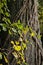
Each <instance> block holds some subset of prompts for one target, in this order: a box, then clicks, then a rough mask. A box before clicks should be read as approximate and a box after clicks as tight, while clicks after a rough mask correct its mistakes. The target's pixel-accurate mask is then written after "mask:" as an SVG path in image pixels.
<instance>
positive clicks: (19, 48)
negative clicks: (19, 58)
mask: <svg viewBox="0 0 43 65" xmlns="http://www.w3.org/2000/svg"><path fill="white" fill-rule="evenodd" d="M13 48H14V49H15V50H16V51H20V50H21V46H15V45H14V46H13Z"/></svg>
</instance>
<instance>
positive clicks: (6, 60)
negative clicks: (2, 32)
mask: <svg viewBox="0 0 43 65" xmlns="http://www.w3.org/2000/svg"><path fill="white" fill-rule="evenodd" d="M4 59H5V62H6V63H8V59H7V58H6V57H5V55H4Z"/></svg>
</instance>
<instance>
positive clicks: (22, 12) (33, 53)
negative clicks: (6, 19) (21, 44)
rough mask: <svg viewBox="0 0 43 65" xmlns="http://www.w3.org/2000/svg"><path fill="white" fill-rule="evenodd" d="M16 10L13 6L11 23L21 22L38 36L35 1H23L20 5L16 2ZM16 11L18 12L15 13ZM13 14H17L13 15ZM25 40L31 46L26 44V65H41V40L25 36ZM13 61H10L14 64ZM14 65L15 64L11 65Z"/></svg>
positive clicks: (42, 61)
mask: <svg viewBox="0 0 43 65" xmlns="http://www.w3.org/2000/svg"><path fill="white" fill-rule="evenodd" d="M16 4H17V6H16V7H17V8H16V10H15V8H14V6H13V10H15V12H14V11H13V10H12V8H11V10H12V11H13V13H12V12H11V15H12V17H13V21H17V20H18V19H20V20H21V22H22V23H23V24H26V25H28V26H30V27H32V29H33V30H34V31H35V32H36V33H37V34H38V35H40V29H39V28H40V27H39V22H38V13H37V5H38V3H37V0H23V1H22V5H21V1H20V0H17V1H16ZM17 10H18V12H16V11H17ZM14 13H17V14H15V15H13V14H14ZM26 38H28V39H29V41H30V42H31V44H27V50H25V58H26V62H27V63H28V65H43V49H42V43H41V40H39V39H37V37H34V38H30V37H29V36H28V34H27V36H26ZM14 61H15V60H13V61H12V63H14ZM12 63H11V65H12ZM13 65H16V64H13Z"/></svg>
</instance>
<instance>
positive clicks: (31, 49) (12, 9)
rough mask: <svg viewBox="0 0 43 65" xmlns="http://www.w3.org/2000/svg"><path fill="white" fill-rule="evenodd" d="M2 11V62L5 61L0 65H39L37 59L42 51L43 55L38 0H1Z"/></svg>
mask: <svg viewBox="0 0 43 65" xmlns="http://www.w3.org/2000/svg"><path fill="white" fill-rule="evenodd" d="M0 10H1V18H0V19H1V23H0V33H1V39H0V60H2V61H3V59H4V63H2V61H1V62H0V63H2V64H6V65H18V64H19V65H35V64H36V65H39V59H37V58H38V57H39V54H38V52H39V50H40V49H41V50H40V53H41V55H42V46H41V40H40V29H39V22H38V16H37V15H38V14H37V0H33V1H32V0H1V2H0ZM4 34H6V35H4ZM2 35H4V36H5V37H2ZM3 40H4V41H3ZM39 43H40V44H39ZM2 44H3V45H2ZM37 49H38V50H37ZM41 55H40V56H41ZM41 62H42V61H41ZM41 62H40V63H41Z"/></svg>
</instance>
